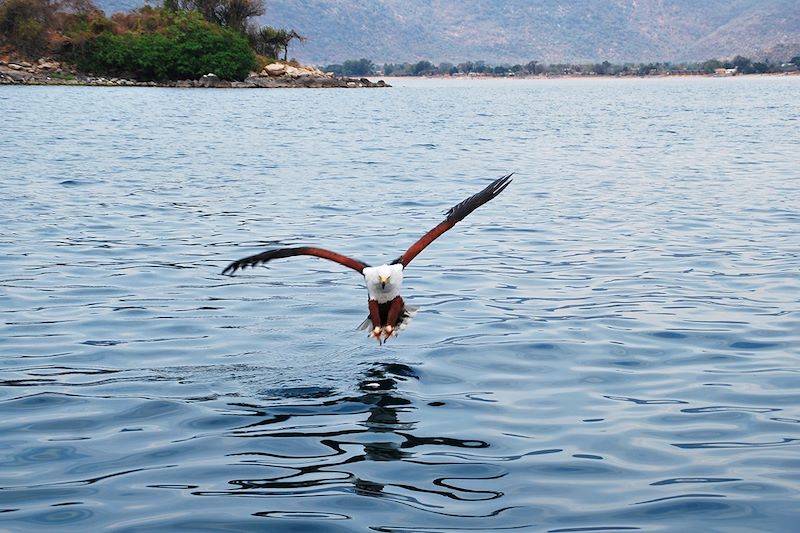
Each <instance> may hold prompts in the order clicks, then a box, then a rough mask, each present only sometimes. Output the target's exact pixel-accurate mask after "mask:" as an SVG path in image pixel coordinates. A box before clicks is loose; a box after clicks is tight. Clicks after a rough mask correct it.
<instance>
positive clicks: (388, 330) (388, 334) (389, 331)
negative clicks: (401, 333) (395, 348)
mask: <svg viewBox="0 0 800 533" xmlns="http://www.w3.org/2000/svg"><path fill="white" fill-rule="evenodd" d="M393 335H397V330H396V329H395V328H394V327H392V326H386V327H385V328H383V342H386V341H388V340H389V337H391V336H393Z"/></svg>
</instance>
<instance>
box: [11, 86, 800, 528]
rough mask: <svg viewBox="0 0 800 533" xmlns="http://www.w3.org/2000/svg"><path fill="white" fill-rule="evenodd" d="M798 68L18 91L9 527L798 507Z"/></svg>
mask: <svg viewBox="0 0 800 533" xmlns="http://www.w3.org/2000/svg"><path fill="white" fill-rule="evenodd" d="M797 81H798V80H797V79H795V78H792V79H774V78H773V79H768V80H766V79H761V80H752V79H751V80H740V79H729V80H630V81H615V82H609V81H598V80H595V81H593V82H591V83H586V82H574V81H570V80H561V81H553V82H547V83H540V82H507V81H485V82H474V81H473V82H468V81H464V82H454V83H443V82H441V81H428V82H419V81H412V82H408V83H409V84H408V85H407V86H405V87H404V86H402V85H403V84H399V86H398V87H396V88H394V89H392V90H390V91H379V92H359V91H279V90H276V91H266V92H259V91H254V92H240V91H167V90H161V89H153V90H144V89H142V90H138V89H133V90H131V89H128V90H117V89H112V88H74V87H73V88H61V87H41V88H35V87H4V88H2V90H0V111H2V113H3V116H4V119H5V122H4V130H3V135H0V169H2V173H3V179H2V180H0V198H2V202H3V208H4V209H3V211H2V212H0V224H2V227H3V230H4V231H3V232H1V233H0V252H2V253H0V328H2V334H0V511H1V513H0V516H2V522H1V523H2V525H0V529H3V530H9V531H30V530H31V529H35V528H43V527H44V528H47V529H50V530H58V531H95V530H97V531H100V530H106V529H111V530H115V531H162V530H165V531H167V530H169V531H171V530H188V531H252V530H258V531H263V530H269V531H303V532H306V531H326V532H328V531H334V532H337V531H386V532H389V531H392V532H411V531H425V532H431V531H436V532H445V531H491V530H511V531H517V530H519V531H548V532H574V531H631V530H636V531H673V530H679V529H685V530H687V531H720V532H722V531H725V532H727V531H787V532H789V531H794V529H796V528H795V524H796V522H797V520H798V518H800V516H799V515H798V508H797V506H796V505H795V502H796V501H797V498H798V490H800V487H799V486H798V483H797V479H798V470H797V469H798V465H800V463H798V461H797V459H796V455H797V451H798V449H800V448H798V446H800V412H799V411H798V409H799V407H798V406H799V405H800V396H798V394H797V391H798V390H799V387H800V372H798V370H797V369H798V356H799V355H800V353H798V350H797V348H796V347H797V346H798V341H800V337H799V336H798V335H800V334H799V333H798V332H800V303H799V302H800V300H799V299H798V297H797V295H798V294H800V278H798V277H797V271H798V264H800V250H798V247H797V238H796V234H797V233H798V232H797V226H798V222H799V221H800V216H799V215H798V213H800V203H798V196H797V194H796V183H795V181H796V179H795V178H796V169H795V166H796V164H795V161H796V146H797V142H796V140H797V124H798V120H800V108H798V103H797V101H796V99H792V98H789V96H788V95H790V94H795V93H796V88H797V87H796V84H797ZM145 108H146V109H148V110H150V111H151V112H150V113H148V114H147V116H145V114H143V113H141V110H142V109H145ZM309 110H314V120H313V121H306V122H298V120H297V117H298V116H308V113H309ZM387 110H391V111H387ZM151 117H158V119H157V120H154V119H152V118H151ZM67 132H68V133H67ZM507 170H515V171H517V172H518V173H517V176H518V177H517V178H515V181H514V185H513V187H512V188H509V190H508V192H507V193H504V194H503V195H502V196H501V197H499V198H498V199H497V200H496V201H493V202H492V203H490V204H487V206H486V207H485V208H482V209H481V210H479V211H477V212H476V213H475V214H473V215H471V216H470V218H469V219H467V220H466V221H465V222H464V223H463V225H462V224H460V225H459V226H457V227H456V229H454V230H453V231H451V232H448V234H447V235H446V236H444V237H442V238H441V239H439V240H437V242H436V243H435V244H434V245H432V246H431V247H429V248H428V249H427V250H426V251H425V252H424V253H423V254H421V255H420V256H419V258H417V259H416V260H415V262H414V264H413V265H412V266H411V268H409V269H408V272H407V275H406V276H405V284H406V294H405V296H406V297H407V300H408V302H409V304H411V305H419V306H420V312H419V314H418V316H417V317H416V318H415V321H414V322H413V323H412V324H411V325H410V327H409V328H408V329H406V330H405V331H403V332H402V333H401V335H400V337H399V338H397V339H396V340H394V341H393V342H392V343H389V344H388V345H386V346H381V347H379V346H377V345H376V344H375V343H374V342H370V341H369V339H367V337H366V335H365V334H364V333H363V332H359V331H356V329H355V327H356V326H357V324H358V323H359V322H361V320H362V319H363V318H364V314H365V313H364V302H365V300H366V291H365V289H364V287H363V283H362V280H361V279H359V277H358V276H354V275H353V274H352V273H349V272H343V269H341V268H339V267H338V266H337V265H335V264H332V263H327V262H323V261H315V260H314V259H305V260H299V259H298V260H297V261H285V262H280V263H278V262H276V263H275V264H274V265H270V266H269V268H258V269H254V270H253V271H252V272H248V276H242V277H235V278H230V277H224V276H220V275H219V272H220V270H221V268H222V267H223V266H224V265H225V264H227V262H229V261H230V260H232V259H235V258H236V257H241V256H243V255H246V254H249V253H252V252H255V251H257V250H260V249H263V248H265V247H268V246H274V245H294V244H301V243H302V244H316V245H321V246H325V247H329V248H332V249H335V250H338V251H340V252H342V253H347V254H349V255H353V256H356V257H359V258H361V259H363V260H365V261H369V262H371V263H375V264H379V263H380V262H382V261H385V260H390V259H393V258H394V257H396V256H397V254H398V253H399V252H401V251H402V250H404V249H405V248H406V247H407V246H408V245H409V244H411V243H412V242H414V240H415V239H416V238H418V237H419V235H420V234H421V233H422V232H424V231H426V230H427V229H429V228H430V227H431V226H432V225H433V224H435V223H437V222H438V221H439V220H441V214H442V211H444V210H446V209H447V208H449V207H450V206H451V205H453V203H454V202H455V201H458V200H459V199H461V198H464V197H465V196H466V195H467V194H471V193H472V192H474V190H477V188H479V186H480V185H481V184H482V183H485V180H486V179H488V178H490V177H492V176H496V175H500V174H501V173H502V172H505V171H507Z"/></svg>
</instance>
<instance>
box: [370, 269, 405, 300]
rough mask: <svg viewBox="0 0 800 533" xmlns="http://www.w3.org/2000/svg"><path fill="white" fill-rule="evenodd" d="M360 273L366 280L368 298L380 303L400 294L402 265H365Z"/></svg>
mask: <svg viewBox="0 0 800 533" xmlns="http://www.w3.org/2000/svg"><path fill="white" fill-rule="evenodd" d="M362 273H363V274H364V279H365V280H366V282H367V291H368V292H369V299H370V300H376V301H377V302H378V303H379V304H382V303H385V302H389V301H391V300H394V299H395V298H396V297H397V296H400V286H401V285H402V284H403V265H401V264H399V263H398V264H395V265H381V266H377V267H366V268H365V269H364V270H363V271H362Z"/></svg>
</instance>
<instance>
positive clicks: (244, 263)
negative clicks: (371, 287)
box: [222, 246, 369, 274]
mask: <svg viewBox="0 0 800 533" xmlns="http://www.w3.org/2000/svg"><path fill="white" fill-rule="evenodd" d="M296 255H313V256H316V257H321V258H322V259H327V260H328V261H334V262H335V263H339V264H340V265H344V266H346V267H348V268H352V269H353V270H355V271H357V272H359V273H360V272H361V271H362V270H364V268H366V267H368V266H369V265H368V264H366V263H364V262H362V261H359V260H357V259H353V258H351V257H347V256H346V255H342V254H337V253H336V252H331V251H330V250H325V249H323V248H312V247H310V246H301V247H298V248H278V249H276V250H267V251H266V252H261V253H260V254H256V255H251V256H250V257H245V258H244V259H239V260H238V261H234V262H233V263H231V264H230V265H228V266H226V267H225V270H223V271H222V273H223V274H233V273H234V272H236V271H237V270H240V269H244V268H246V267H254V266H256V265H258V264H260V263H266V262H267V261H272V260H273V259H282V258H284V257H294V256H296Z"/></svg>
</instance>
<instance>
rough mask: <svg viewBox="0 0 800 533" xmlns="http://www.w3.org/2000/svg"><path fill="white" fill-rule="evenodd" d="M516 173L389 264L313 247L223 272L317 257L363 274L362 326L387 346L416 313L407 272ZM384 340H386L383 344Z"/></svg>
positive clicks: (267, 255)
mask: <svg viewBox="0 0 800 533" xmlns="http://www.w3.org/2000/svg"><path fill="white" fill-rule="evenodd" d="M512 175H513V173H511V174H508V175H506V176H503V177H501V178H498V179H496V180H495V181H493V182H492V183H491V184H489V186H487V187H486V188H485V189H483V190H482V191H481V192H479V193H477V194H474V195H472V196H470V197H469V198H467V199H466V200H464V201H463V202H461V203H459V204H456V205H454V206H453V207H452V208H450V210H449V211H448V212H447V215H445V218H444V220H443V221H442V222H440V223H439V224H438V225H437V226H436V227H434V228H433V229H432V230H430V231H429V232H428V233H426V234H425V235H423V236H422V238H420V239H419V240H418V241H417V242H415V243H414V244H412V245H411V247H410V248H409V249H408V250H406V251H405V253H404V254H403V255H401V256H400V257H398V258H397V259H395V260H394V261H392V262H391V263H389V264H388V265H381V266H377V267H373V266H369V265H368V264H366V263H364V262H363V261H359V260H357V259H353V258H352V257H347V256H345V255H341V254H338V253H336V252H332V251H330V250H325V249H323V248H314V247H309V246H300V247H297V248H278V249H274V250H267V251H265V252H261V253H260V254H256V255H251V256H249V257H245V258H243V259H239V260H238V261H234V262H233V263H231V264H230V265H228V266H227V267H225V270H223V271H222V273H223V274H233V273H234V272H236V271H237V270H239V269H244V268H246V267H248V266H250V267H254V266H256V265H258V264H261V263H266V262H268V261H272V260H273V259H281V258H284V257H294V256H296V255H313V256H316V257H321V258H322V259H327V260H329V261H334V262H336V263H339V264H340V265H344V266H346V267H348V268H352V269H353V270H355V271H357V272H359V273H360V274H361V275H363V276H364V280H365V281H366V283H367V293H368V295H369V298H368V302H369V316H368V317H367V320H365V321H364V322H363V323H362V326H366V327H367V328H368V327H369V324H370V323H371V324H372V331H371V332H370V335H369V336H370V337H376V338H377V339H378V343H379V344H380V343H381V342H385V341H387V340H388V339H389V337H391V336H393V335H396V334H397V330H398V329H399V327H401V326H403V325H404V323H405V322H407V320H408V319H409V318H410V316H411V314H412V313H413V310H414V309H413V308H411V307H407V306H406V305H405V302H403V298H402V296H400V286H401V285H402V283H403V271H404V270H405V268H406V267H407V266H408V264H409V263H410V262H411V260H412V259H414V258H415V257H416V256H417V255H418V254H419V253H420V252H421V251H422V250H424V249H425V248H426V247H427V246H428V245H429V244H430V243H432V242H433V241H434V240H435V239H436V238H438V237H439V236H440V235H441V234H443V233H444V232H445V231H447V230H449V229H450V228H452V227H453V226H455V225H456V224H457V223H458V222H460V221H461V220H463V219H464V217H466V216H467V215H469V214H470V213H472V212H473V211H475V210H476V209H477V208H479V207H480V206H482V205H483V204H485V203H486V202H488V201H489V200H491V199H492V198H494V197H495V196H497V195H498V194H500V193H501V192H503V190H504V189H505V188H506V187H508V184H509V183H511V176H512ZM381 337H382V338H383V340H381Z"/></svg>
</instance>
